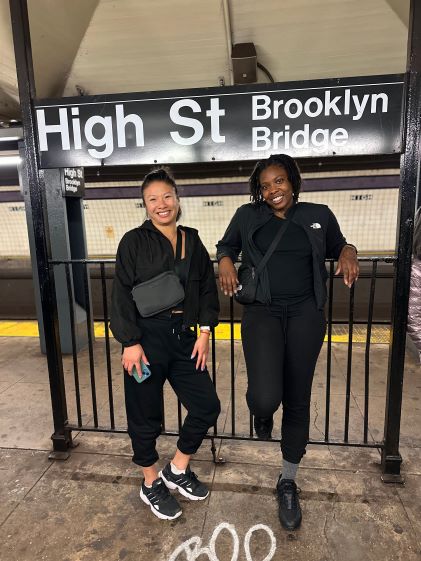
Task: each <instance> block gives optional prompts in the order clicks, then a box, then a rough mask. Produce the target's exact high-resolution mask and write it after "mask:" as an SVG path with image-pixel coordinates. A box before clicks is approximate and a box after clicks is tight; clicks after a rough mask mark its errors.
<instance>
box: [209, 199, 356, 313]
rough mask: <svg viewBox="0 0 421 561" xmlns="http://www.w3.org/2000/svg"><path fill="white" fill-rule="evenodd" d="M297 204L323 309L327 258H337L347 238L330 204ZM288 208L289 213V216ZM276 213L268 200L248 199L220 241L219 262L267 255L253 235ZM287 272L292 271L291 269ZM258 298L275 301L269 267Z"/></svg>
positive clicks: (247, 260) (254, 259) (296, 216)
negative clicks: (309, 247)
mask: <svg viewBox="0 0 421 561" xmlns="http://www.w3.org/2000/svg"><path fill="white" fill-rule="evenodd" d="M295 207H296V208H295V211H294V214H293V217H292V221H293V222H295V223H296V224H299V225H300V226H301V227H302V228H303V229H304V231H305V232H306V234H307V236H308V239H309V241H310V244H311V249H312V254H313V281H314V294H315V297H316V303H317V307H318V308H319V309H323V307H324V305H325V302H326V296H327V291H326V279H327V277H328V275H327V271H326V266H325V259H328V258H334V259H337V258H338V257H339V254H340V253H341V250H342V248H343V247H344V245H346V243H347V242H346V240H345V238H344V236H343V234H342V232H341V230H340V228H339V224H338V221H337V220H336V217H335V215H334V214H333V212H332V211H331V210H330V209H329V208H328V207H327V206H326V205H320V204H315V203H296V205H295ZM289 210H291V209H289ZM288 212H289V211H287V213H286V217H287V218H288ZM272 216H273V210H272V209H271V208H270V207H269V205H267V204H266V203H260V204H259V203H257V204H256V203H248V204H245V205H242V206H241V207H240V208H238V209H237V211H236V213H235V214H234V216H233V218H232V220H231V222H230V224H229V225H228V228H227V230H226V232H225V234H224V237H223V238H222V240H220V241H219V242H218V243H217V245H216V249H217V253H216V257H217V259H218V262H219V261H220V260H221V259H222V257H230V258H231V259H232V261H233V262H235V261H236V260H237V259H238V256H239V254H240V252H242V256H241V260H242V262H243V263H249V264H252V265H253V266H255V267H256V266H257V265H258V264H259V262H260V260H261V259H262V257H263V255H262V253H261V252H260V251H259V249H258V247H257V246H256V244H255V242H254V239H253V236H254V234H255V233H256V232H257V230H258V229H259V228H261V227H262V226H263V225H264V224H266V222H268V220H270V218H271V217H272ZM281 243H282V242H281ZM240 269H241V266H240ZM286 274H288V272H287V271H286ZM256 299H257V300H258V301H259V302H262V303H263V304H270V302H271V296H270V285H269V278H268V273H267V269H266V267H265V268H264V269H263V270H262V272H261V274H260V276H259V282H258V286H257V294H256Z"/></svg>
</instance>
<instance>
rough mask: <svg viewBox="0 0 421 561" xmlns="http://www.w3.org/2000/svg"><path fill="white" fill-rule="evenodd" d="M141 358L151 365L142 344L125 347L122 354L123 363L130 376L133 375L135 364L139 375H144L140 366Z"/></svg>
mask: <svg viewBox="0 0 421 561" xmlns="http://www.w3.org/2000/svg"><path fill="white" fill-rule="evenodd" d="M141 360H143V362H144V363H145V364H147V365H148V366H149V361H148V359H147V358H146V355H145V351H144V350H143V347H142V345H140V344H137V345H132V346H131V347H125V349H124V351H123V354H122V355H121V364H122V365H123V368H124V369H125V370H127V372H128V373H129V374H130V376H131V375H132V370H133V366H135V367H136V370H137V372H138V374H139V376H142V369H141V366H140V361H141Z"/></svg>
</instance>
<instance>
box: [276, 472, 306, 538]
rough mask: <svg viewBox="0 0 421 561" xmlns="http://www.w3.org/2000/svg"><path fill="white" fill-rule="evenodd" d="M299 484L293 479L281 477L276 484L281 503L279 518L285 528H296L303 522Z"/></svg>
mask: <svg viewBox="0 0 421 561" xmlns="http://www.w3.org/2000/svg"><path fill="white" fill-rule="evenodd" d="M298 492H299V489H297V485H296V483H295V481H293V480H292V479H281V476H279V479H278V483H277V485H276V494H277V496H278V503H279V520H280V522H281V524H282V526H283V527H284V528H285V530H295V529H296V528H298V527H299V525H300V524H301V519H302V514H301V507H300V502H299V500H298Z"/></svg>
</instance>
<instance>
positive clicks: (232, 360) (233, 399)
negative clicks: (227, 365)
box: [230, 296, 235, 436]
mask: <svg viewBox="0 0 421 561" xmlns="http://www.w3.org/2000/svg"><path fill="white" fill-rule="evenodd" d="M230 351H231V352H230V357H231V434H232V435H233V436H234V435H235V366H234V361H235V353H234V298H233V296H231V297H230Z"/></svg>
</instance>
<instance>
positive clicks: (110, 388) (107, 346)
mask: <svg viewBox="0 0 421 561" xmlns="http://www.w3.org/2000/svg"><path fill="white" fill-rule="evenodd" d="M100 269H101V286H102V309H103V312H104V329H105V357H106V361H107V381H108V400H109V405H110V424H111V428H112V429H114V428H115V420H114V397H113V379H112V373H111V353H110V331H109V328H108V302H107V283H106V280H105V264H104V263H101V264H100Z"/></svg>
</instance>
